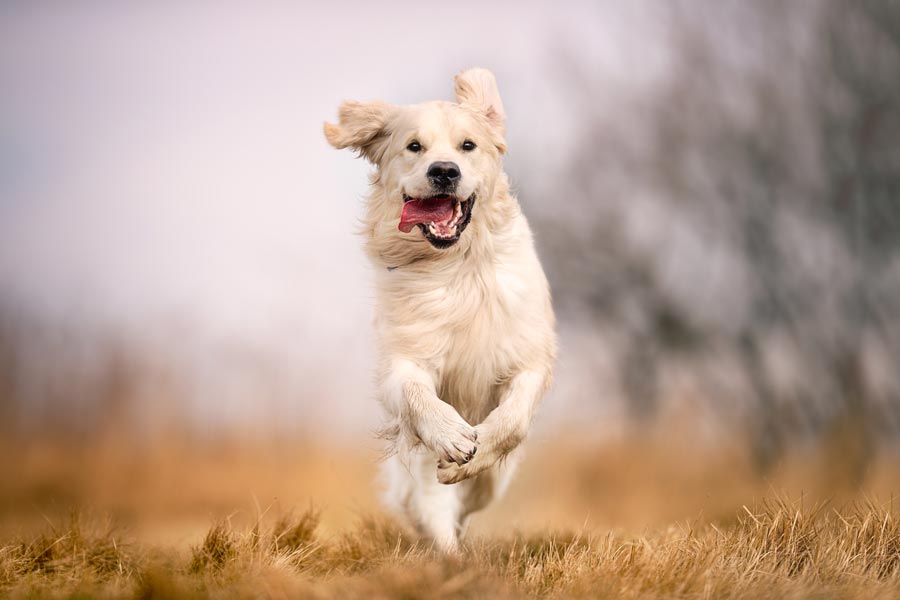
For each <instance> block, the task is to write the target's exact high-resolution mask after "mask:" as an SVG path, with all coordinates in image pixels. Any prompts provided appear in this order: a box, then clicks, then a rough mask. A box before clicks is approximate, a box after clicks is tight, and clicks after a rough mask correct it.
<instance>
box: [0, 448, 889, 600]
mask: <svg viewBox="0 0 900 600" xmlns="http://www.w3.org/2000/svg"><path fill="white" fill-rule="evenodd" d="M688 440H689V438H674V439H673V438H671V437H670V438H663V437H662V436H656V437H653V436H651V437H643V438H641V441H640V443H638V441H637V440H636V439H635V440H627V439H622V440H618V441H614V442H611V441H606V442H602V443H601V442H598V441H591V440H581V441H579V442H570V443H569V444H568V445H561V444H560V443H559V442H558V440H555V439H554V438H553V437H552V436H549V437H543V438H541V437H540V436H538V439H535V440H532V441H531V442H530V444H529V452H528V456H527V458H526V460H525V461H524V462H523V464H522V467H521V469H520V472H519V477H518V478H517V480H516V481H515V483H514V484H513V486H512V487H511V489H510V490H509V492H508V494H507V496H506V497H505V498H504V499H503V500H502V501H500V502H498V503H497V504H495V505H494V506H493V507H492V508H491V509H489V510H488V511H486V512H485V513H483V514H480V515H478V516H477V518H476V519H475V520H474V522H473V526H472V530H471V532H470V537H469V538H468V540H467V543H466V545H465V550H464V552H462V553H461V555H460V556H457V557H442V556H440V555H437V554H436V553H434V552H433V551H432V550H431V548H429V547H428V545H427V544H422V543H421V542H417V541H416V540H415V539H414V538H413V537H412V536H410V535H409V534H408V533H407V532H405V531H403V530H402V529H401V528H400V527H399V526H398V525H397V524H395V523H394V522H392V521H391V520H390V518H389V517H388V516H387V515H384V514H383V513H381V512H380V511H379V508H378V504H377V482H376V480H375V471H376V469H375V466H376V463H377V460H378V448H377V446H376V445H375V443H374V442H372V443H371V444H367V443H366V442H362V443H353V442H351V443H345V444H340V445H336V444H333V443H332V444H325V443H312V442H309V443H303V444H298V443H290V442H286V441H283V440H282V441H278V440H265V439H246V438H244V439H237V438H232V439H229V440H227V441H226V440H222V439H217V440H205V441H203V442H198V441H196V440H194V441H190V440H189V439H187V438H186V437H184V436H171V437H168V438H161V439H153V440H135V439H129V438H127V437H116V436H109V437H107V438H105V439H94V440H91V441H90V443H85V442H79V441H78V440H68V441H66V442H59V441H56V442H53V443H48V442H46V441H43V442H41V441H36V440H31V441H23V440H20V441H19V442H17V443H18V446H17V447H16V448H15V449H12V448H5V449H4V456H6V457H15V459H14V460H7V461H4V463H3V465H2V467H0V476H2V479H0V481H2V482H3V488H2V493H0V595H3V596H6V597H13V598H38V597H78V598H84V597H131V598H179V597H200V598H206V597H209V598H530V597H552V598H769V597H789V598H810V597H818V598H824V597H828V598H835V597H838V598H882V597H884V598H892V597H900V502H897V503H895V502H894V501H893V497H892V495H891V490H892V489H897V488H896V479H895V475H894V474H895V473H897V469H896V468H895V467H896V465H897V463H896V462H895V461H892V460H888V459H886V458H884V459H883V460H881V461H880V462H878V463H877V464H875V465H873V466H872V467H871V468H870V469H869V470H868V472H867V476H866V478H865V482H864V484H863V486H862V487H861V488H851V487H849V486H842V485H841V484H840V478H839V477H838V476H837V474H839V473H840V463H839V460H838V459H839V456H837V455H835V454H834V453H815V454H813V453H808V454H803V453H795V455H794V456H793V457H791V458H789V459H787V460H785V461H783V463H782V464H781V465H780V466H779V467H778V468H777V469H776V470H775V471H774V472H772V473H769V474H766V475H765V476H761V475H759V474H758V473H756V472H755V471H754V469H753V468H752V464H751V463H750V462H749V461H747V460H746V459H745V458H744V457H743V456H742V455H741V453H740V452H739V451H737V450H729V449H728V448H723V447H722V446H718V447H716V450H715V451H710V450H709V449H708V448H705V447H703V446H701V445H698V444H692V443H690V442H689V441H688ZM354 444H355V445H354Z"/></svg>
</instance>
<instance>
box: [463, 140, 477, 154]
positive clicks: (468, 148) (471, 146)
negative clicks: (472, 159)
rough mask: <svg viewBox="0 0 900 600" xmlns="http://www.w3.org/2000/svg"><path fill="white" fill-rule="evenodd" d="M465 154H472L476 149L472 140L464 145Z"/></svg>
mask: <svg viewBox="0 0 900 600" xmlns="http://www.w3.org/2000/svg"><path fill="white" fill-rule="evenodd" d="M462 149H463V152H471V151H472V150H474V149H475V142H473V141H472V140H466V141H464V142H463V143H462Z"/></svg>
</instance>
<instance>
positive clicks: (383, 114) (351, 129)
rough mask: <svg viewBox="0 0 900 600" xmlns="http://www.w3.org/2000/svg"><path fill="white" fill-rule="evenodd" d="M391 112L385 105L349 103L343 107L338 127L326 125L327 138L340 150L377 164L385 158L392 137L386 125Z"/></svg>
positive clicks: (383, 103) (377, 103)
mask: <svg viewBox="0 0 900 600" xmlns="http://www.w3.org/2000/svg"><path fill="white" fill-rule="evenodd" d="M391 112H392V110H391V105H390V104H387V103H386V102H381V101H375V102H353V101H352V100H347V101H345V102H343V103H341V108H340V110H339V111H338V124H337V125H335V124H332V123H325V126H324V131H325V138H326V139H327V140H328V143H329V144H331V145H332V146H334V147H335V148H337V149H338V150H342V149H344V148H351V149H353V150H355V151H356V152H357V153H359V155H360V156H363V157H365V158H366V159H367V160H368V161H369V162H371V163H373V164H377V163H378V162H379V161H380V160H381V158H382V157H383V156H384V151H385V149H386V148H387V142H388V138H389V137H390V134H389V133H388V131H387V121H388V118H389V117H390V115H391Z"/></svg>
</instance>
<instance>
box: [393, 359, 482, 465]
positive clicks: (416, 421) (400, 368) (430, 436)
mask: <svg viewBox="0 0 900 600" xmlns="http://www.w3.org/2000/svg"><path fill="white" fill-rule="evenodd" d="M382 398H383V402H384V404H385V408H386V409H387V411H388V413H390V414H391V416H393V417H394V418H395V419H397V421H398V422H399V425H400V430H399V434H398V435H399V436H400V439H399V440H398V448H403V447H412V446H415V445H417V444H418V443H419V442H421V443H422V444H424V445H425V447H426V448H428V449H429V450H431V451H432V452H434V453H435V455H436V458H438V459H441V460H444V461H448V462H453V463H455V464H459V465H463V464H465V463H467V462H468V461H469V460H471V458H472V457H473V455H474V454H475V452H476V439H477V437H478V434H477V433H476V431H475V428H474V427H472V426H471V425H469V424H468V423H466V421H465V420H464V419H463V418H462V417H461V416H460V415H459V413H458V412H456V409H455V408H453V407H452V406H450V405H449V404H447V403H446V402H444V401H443V400H441V399H440V398H438V397H437V393H436V391H435V385H434V379H433V377H432V376H431V374H429V373H428V372H427V371H425V370H424V369H422V368H420V367H418V366H417V365H416V364H415V363H413V362H412V361H409V360H405V359H396V360H394V361H393V362H392V363H391V368H390V372H389V373H388V375H387V377H386V378H385V380H384V384H383V389H382Z"/></svg>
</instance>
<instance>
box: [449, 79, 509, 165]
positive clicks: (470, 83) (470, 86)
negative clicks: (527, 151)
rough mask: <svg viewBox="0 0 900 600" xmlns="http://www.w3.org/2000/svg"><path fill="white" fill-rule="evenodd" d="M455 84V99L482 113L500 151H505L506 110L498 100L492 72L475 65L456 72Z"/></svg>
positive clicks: (498, 94)
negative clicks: (472, 67) (458, 72)
mask: <svg viewBox="0 0 900 600" xmlns="http://www.w3.org/2000/svg"><path fill="white" fill-rule="evenodd" d="M454 82H455V84H456V101H457V102H458V103H459V104H461V105H463V106H467V107H469V108H471V109H472V110H475V111H476V112H480V113H481V114H483V115H484V116H485V117H486V118H487V121H488V124H489V125H490V126H491V129H492V130H493V132H494V134H495V137H496V140H495V142H496V145H497V148H498V149H499V150H500V152H506V141H505V140H504V139H503V138H504V135H505V134H506V127H505V124H504V123H505V121H506V111H505V110H503V102H502V101H501V100H500V90H498V89H497V80H496V79H494V74H493V73H491V72H490V71H488V70H487V69H482V68H480V67H476V68H474V69H468V70H466V71H463V72H462V73H460V74H458V75H457V76H456V78H455V79H454Z"/></svg>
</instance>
